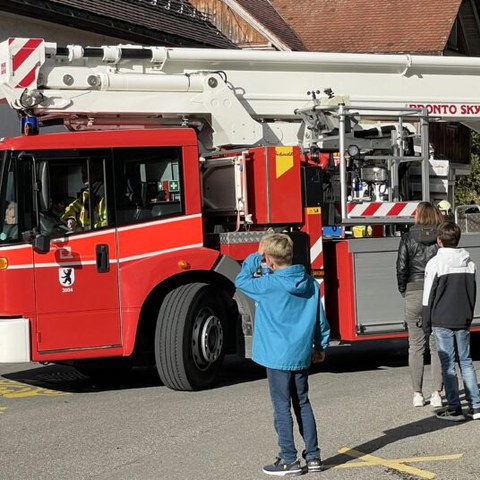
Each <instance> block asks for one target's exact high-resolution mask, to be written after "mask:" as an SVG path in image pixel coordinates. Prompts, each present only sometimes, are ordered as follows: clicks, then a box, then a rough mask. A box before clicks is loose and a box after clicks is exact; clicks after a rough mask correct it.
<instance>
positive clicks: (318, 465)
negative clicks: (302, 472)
mask: <svg viewBox="0 0 480 480" xmlns="http://www.w3.org/2000/svg"><path fill="white" fill-rule="evenodd" d="M307 470H308V472H309V473H310V472H321V471H322V470H323V463H322V461H321V460H320V459H319V458H314V459H312V460H307Z"/></svg>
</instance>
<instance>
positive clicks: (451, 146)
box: [429, 122, 472, 165]
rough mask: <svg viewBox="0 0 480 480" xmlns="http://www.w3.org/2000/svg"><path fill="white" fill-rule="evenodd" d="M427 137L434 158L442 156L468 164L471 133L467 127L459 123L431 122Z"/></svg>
mask: <svg viewBox="0 0 480 480" xmlns="http://www.w3.org/2000/svg"><path fill="white" fill-rule="evenodd" d="M429 137H430V138H429V141H430V143H431V144H432V146H433V148H434V151H435V158H438V159H442V158H443V159H446V160H449V161H450V162H452V163H461V164H464V165H469V164H470V151H471V148H472V135H471V130H470V129H469V128H468V127H465V126H464V125H462V124H460V123H447V122H432V123H431V124H430V128H429Z"/></svg>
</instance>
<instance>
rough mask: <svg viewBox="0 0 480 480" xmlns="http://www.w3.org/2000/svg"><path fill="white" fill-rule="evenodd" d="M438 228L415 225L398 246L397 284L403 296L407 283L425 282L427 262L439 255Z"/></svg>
mask: <svg viewBox="0 0 480 480" xmlns="http://www.w3.org/2000/svg"><path fill="white" fill-rule="evenodd" d="M437 250H438V246H437V226H436V225H413V227H412V228H411V229H410V231H409V232H407V233H404V234H403V235H402V238H401V240H400V245H399V246H398V256H397V283H398V291H399V292H400V293H402V294H404V293H405V291H406V289H407V283H412V282H423V280H424V275H425V266H426V265H427V262H428V261H429V260H430V259H431V258H432V257H434V256H435V255H436V254H437Z"/></svg>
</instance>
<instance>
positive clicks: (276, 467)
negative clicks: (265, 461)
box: [262, 457, 303, 477]
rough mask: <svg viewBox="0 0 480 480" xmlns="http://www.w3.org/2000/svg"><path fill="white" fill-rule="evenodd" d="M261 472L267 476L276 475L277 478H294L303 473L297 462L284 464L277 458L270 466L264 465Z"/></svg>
mask: <svg viewBox="0 0 480 480" xmlns="http://www.w3.org/2000/svg"><path fill="white" fill-rule="evenodd" d="M262 470H263V473H266V474H267V475H276V476H277V477H286V476H287V475H291V476H296V475H301V474H302V473H303V470H302V468H301V467H300V462H299V461H298V460H295V461H294V462H292V463H285V462H284V461H283V460H282V459H281V458H280V457H277V458H276V460H275V462H273V463H272V464H271V465H265V467H263V469H262Z"/></svg>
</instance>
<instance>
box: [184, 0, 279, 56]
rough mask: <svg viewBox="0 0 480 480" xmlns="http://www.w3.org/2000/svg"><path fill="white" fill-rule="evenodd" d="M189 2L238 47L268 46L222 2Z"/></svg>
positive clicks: (202, 0)
mask: <svg viewBox="0 0 480 480" xmlns="http://www.w3.org/2000/svg"><path fill="white" fill-rule="evenodd" d="M189 1H190V3H191V4H192V5H193V6H194V7H195V8H196V9H197V10H199V11H200V12H204V13H206V14H207V15H208V16H209V17H210V20H211V21H212V23H213V24H214V25H215V26H216V27H217V28H218V30H220V31H221V32H222V33H223V34H224V35H225V36H226V37H227V38H228V39H230V40H231V41H232V42H233V43H235V44H237V45H238V46H239V47H241V48H248V47H262V46H264V47H269V46H270V45H269V42H268V40H267V39H266V38H265V37H264V36H263V35H262V34H261V33H259V32H258V30H256V29H255V28H254V27H252V26H251V25H250V24H249V23H248V22H247V21H245V20H244V19H243V18H242V17H241V16H240V15H238V14H237V13H235V12H234V11H233V10H232V9H231V8H230V7H229V6H228V5H226V4H225V3H224V2H219V1H218V0H189Z"/></svg>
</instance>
